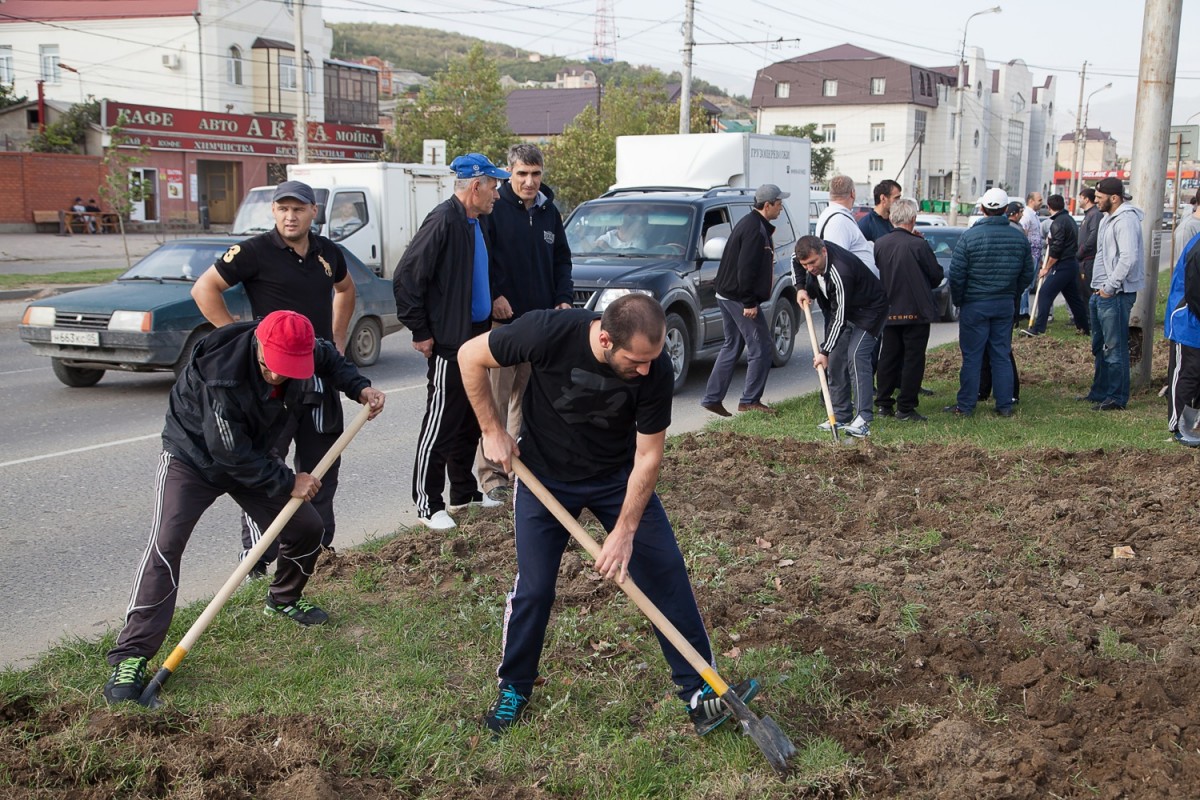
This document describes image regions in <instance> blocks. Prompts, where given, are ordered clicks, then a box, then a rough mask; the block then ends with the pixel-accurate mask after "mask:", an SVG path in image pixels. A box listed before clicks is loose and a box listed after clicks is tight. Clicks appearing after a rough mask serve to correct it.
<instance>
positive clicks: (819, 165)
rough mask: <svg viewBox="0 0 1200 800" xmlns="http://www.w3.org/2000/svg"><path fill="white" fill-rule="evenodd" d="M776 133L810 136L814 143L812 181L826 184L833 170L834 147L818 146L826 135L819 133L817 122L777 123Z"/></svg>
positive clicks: (802, 136) (777, 134)
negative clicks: (798, 123) (804, 123)
mask: <svg viewBox="0 0 1200 800" xmlns="http://www.w3.org/2000/svg"><path fill="white" fill-rule="evenodd" d="M775 135H776V136H799V137H801V138H804V137H808V138H809V139H810V140H811V141H812V143H813V149H812V167H811V173H810V175H811V180H812V183H813V185H824V184H825V182H826V181H828V180H829V178H830V174H831V173H832V172H833V148H832V147H817V146H816V145H818V144H821V143H822V142H824V141H825V137H824V136H822V135H821V134H819V133H817V123H815V122H810V123H808V124H807V125H776V126H775Z"/></svg>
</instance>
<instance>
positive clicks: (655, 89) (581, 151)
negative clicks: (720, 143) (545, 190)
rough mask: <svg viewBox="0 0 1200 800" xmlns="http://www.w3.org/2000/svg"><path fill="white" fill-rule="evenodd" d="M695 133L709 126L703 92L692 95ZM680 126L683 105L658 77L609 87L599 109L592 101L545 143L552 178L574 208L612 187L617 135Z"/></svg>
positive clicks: (667, 130)
mask: <svg viewBox="0 0 1200 800" xmlns="http://www.w3.org/2000/svg"><path fill="white" fill-rule="evenodd" d="M691 119H692V133H705V132H707V131H708V125H707V122H708V117H707V115H706V114H705V113H704V111H703V110H702V109H701V107H700V98H699V96H694V97H693V98H692V114H691ZM678 132H679V106H678V105H676V104H674V103H667V102H666V93H665V91H664V90H663V87H662V84H661V83H660V82H657V81H651V82H648V83H642V84H636V85H617V86H612V87H609V88H607V89H605V90H604V93H603V94H602V95H601V99H600V110H599V111H597V110H596V109H595V108H593V107H591V106H588V107H587V108H585V109H584V110H583V112H582V113H580V114H579V116H577V117H576V118H575V120H574V121H573V122H572V123H571V124H570V125H568V126H567V127H566V128H565V129H564V130H563V133H562V136H560V137H558V138H557V139H556V140H555V141H553V142H551V143H550V145H549V146H548V147H547V148H546V150H547V153H546V159H547V167H546V173H547V182H549V183H550V184H551V185H552V186H553V187H554V191H555V195H556V199H557V200H558V201H559V202H560V203H562V205H563V206H564V207H567V208H571V207H574V206H576V205H578V204H580V203H582V202H583V201H585V200H591V199H592V198H593V197H598V196H599V195H600V194H602V193H603V192H605V191H607V190H608V187H609V186H611V185H612V184H613V183H614V182H615V181H616V179H617V137H618V136H631V135H642V134H654V133H678Z"/></svg>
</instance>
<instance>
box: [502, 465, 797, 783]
mask: <svg viewBox="0 0 1200 800" xmlns="http://www.w3.org/2000/svg"><path fill="white" fill-rule="evenodd" d="M512 468H513V472H515V473H516V475H517V477H518V478H520V479H521V481H522V482H524V483H525V484H526V485H527V486H528V487H529V490H530V491H531V492H533V494H534V495H535V496H536V497H537V499H538V500H541V501H542V505H544V506H545V507H546V508H547V509H549V511H550V513H551V514H553V515H554V516H555V518H556V519H557V520H558V521H559V522H560V523H562V526H563V527H564V528H566V529H567V532H568V533H570V534H571V537H572V538H574V539H575V541H576V542H578V543H579V544H580V545H581V546H582V547H583V549H585V550H587V551H588V553H589V554H590V555H591V557H592V559H593V560H595V559H599V557H600V545H599V544H597V543H596V540H595V539H593V538H592V537H591V535H589V534H588V532H587V531H585V530H584V529H583V526H582V525H580V524H579V521H578V520H577V519H575V518H574V517H572V516H571V515H570V514H569V513H567V510H566V509H565V508H563V507H562V504H561V503H559V502H558V499H557V498H555V496H554V495H552V494H551V493H550V490H549V489H547V488H546V487H545V486H544V485H542V482H541V481H539V480H538V479H537V477H536V476H535V475H534V474H533V473H532V472H530V471H529V468H528V467H526V466H525V465H524V464H523V463H521V459H519V458H518V457H517V456H513V457H512ZM617 586H618V587H620V589H621V591H623V592H625V594H627V595H629V598H630V599H631V600H633V602H634V603H636V604H637V607H638V608H640V609H641V610H642V613H643V614H645V615H646V616H647V617H648V618H649V619H650V622H651V624H653V625H654V627H655V628H658V630H659V631H660V632H661V633H662V635H663V636H665V637H666V638H667V641H669V642H670V643H671V644H672V645H673V646H674V647H675V649H676V650H678V651H679V654H680V655H682V656H683V657H684V658H685V659H687V662H688V663H689V664H691V665H692V669H694V670H696V672H698V673H700V677H701V678H703V679H704V682H705V683H707V684H708V685H709V686H711V687H712V690H713V691H714V692H716V694H717V697H719V698H721V700H723V701H724V702H725V705H726V707H727V708H728V709H729V710H730V711H731V712H732V713H733V716H734V718H736V719H737V721H738V722H739V723H741V725H742V730H743V731H744V732H745V733H746V735H747V736H749V737H750V738H751V739H753V740H754V743H755V744H756V745H758V749H759V750H762V752H763V755H764V756H766V758H767V762H768V763H769V764H770V765H771V767H772V768H773V769H774V770H775V772H777V773H778V774H779V776H780V777H786V776H787V774H788V772H789V771H790V767H789V765H788V759H789V758H791V757H792V756H794V755H795V754H796V747H795V745H793V744H792V742H791V740H790V739H788V737H787V735H786V734H784V732H783V731H782V730H780V728H779V726H778V725H776V724H775V722H774V720H772V719H771V718H770V717H763V718H761V719H759V718H758V717H756V716H755V715H754V712H752V711H751V710H750V709H749V708H747V707H746V704H745V703H744V702H742V699H741V698H740V697H738V696H737V694H736V693H734V692H733V691H731V690H730V688H729V684H727V683H725V681H723V680H722V679H721V676H720V675H718V674H717V671H716V670H715V669H713V667H712V665H711V664H709V663H708V662H707V661H705V660H704V658H703V657H702V656H701V655H700V653H698V652H697V651H696V648H694V647H692V645H691V643H690V642H688V640H687V639H685V638H683V634H681V633H680V632H679V630H678V629H677V628H676V627H675V626H674V625H672V624H671V622H670V621H669V620H668V619H667V618H666V617H665V616H663V613H662V612H661V611H659V610H658V607H657V606H655V605H654V603H652V602H650V598H648V597H646V595H645V594H643V592H642V590H641V589H639V588H638V586H637V584H636V583H634V582H633V579H632V578H630V577H629V576H626V577H625V582H624V583H618V584H617Z"/></svg>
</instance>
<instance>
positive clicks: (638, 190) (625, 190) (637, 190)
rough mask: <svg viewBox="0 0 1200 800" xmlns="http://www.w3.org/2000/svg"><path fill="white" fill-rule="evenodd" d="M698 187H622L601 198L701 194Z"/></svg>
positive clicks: (610, 190) (608, 192) (606, 193)
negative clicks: (672, 193) (675, 193)
mask: <svg viewBox="0 0 1200 800" xmlns="http://www.w3.org/2000/svg"><path fill="white" fill-rule="evenodd" d="M701 191H704V190H703V189H701V188H700V187H698V186H622V187H621V188H619V189H609V190H608V191H607V192H605V193H604V194H602V195H600V196H601V197H617V196H619V195H623V194H653V193H654V192H701Z"/></svg>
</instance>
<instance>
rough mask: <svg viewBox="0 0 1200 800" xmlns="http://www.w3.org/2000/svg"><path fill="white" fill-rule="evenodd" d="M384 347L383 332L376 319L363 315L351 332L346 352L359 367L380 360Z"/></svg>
mask: <svg viewBox="0 0 1200 800" xmlns="http://www.w3.org/2000/svg"><path fill="white" fill-rule="evenodd" d="M381 349H383V332H382V330H381V329H380V327H379V323H378V322H377V321H375V320H374V319H370V318H368V317H363V318H362V319H360V320H359V321H358V324H357V325H355V326H354V330H353V331H351V333H350V340H349V341H348V342H347V343H346V354H347V355H349V356H350V360H351V361H353V362H354V364H355V366H358V367H369V366H371V365H372V364H374V363H375V362H376V361H378V360H379V351H380V350H381Z"/></svg>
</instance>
